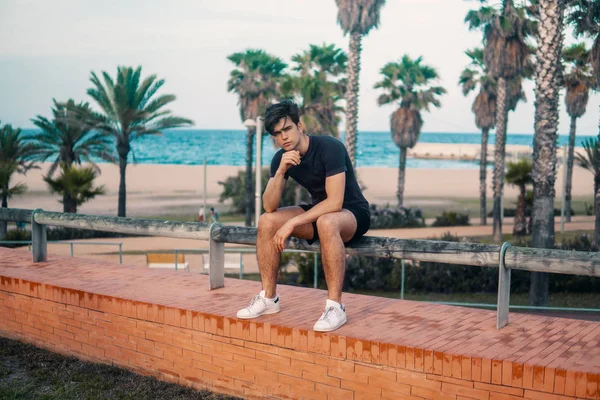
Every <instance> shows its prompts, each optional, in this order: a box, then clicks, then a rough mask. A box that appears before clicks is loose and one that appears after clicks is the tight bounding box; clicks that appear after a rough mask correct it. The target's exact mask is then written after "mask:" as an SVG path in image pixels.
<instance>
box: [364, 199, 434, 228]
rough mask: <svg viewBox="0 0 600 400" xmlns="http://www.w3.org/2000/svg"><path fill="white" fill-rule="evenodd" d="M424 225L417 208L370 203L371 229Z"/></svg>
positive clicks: (421, 215)
mask: <svg viewBox="0 0 600 400" xmlns="http://www.w3.org/2000/svg"><path fill="white" fill-rule="evenodd" d="M420 226H425V220H424V218H423V213H422V212H421V210H420V209H419V208H405V207H389V206H388V207H380V208H377V206H376V205H375V204H371V229H391V228H414V227H420Z"/></svg>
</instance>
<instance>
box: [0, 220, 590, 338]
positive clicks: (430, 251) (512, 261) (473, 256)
mask: <svg viewBox="0 0 600 400" xmlns="http://www.w3.org/2000/svg"><path fill="white" fill-rule="evenodd" d="M0 220H5V221H12V222H31V230H32V254H33V261H34V262H39V261H45V260H46V259H47V240H46V226H47V225H53V226H62V227H66V228H83V229H91V230H99V231H106V232H118V233H129V234H131V233H134V234H140V235H149V236H167V237H179V238H188V239H200V240H208V241H209V250H208V251H209V290H213V289H218V288H221V287H223V286H224V285H225V269H224V262H225V247H224V244H225V243H234V244H241V245H256V229H255V228H247V227H240V226H226V225H221V224H220V223H213V224H212V225H210V226H208V225H207V224H206V223H203V222H175V221H159V220H149V219H133V218H120V217H104V216H94V215H84V214H70V213H58V212H49V211H43V210H41V209H37V210H23V209H11V208H0ZM286 248H287V249H293V250H304V251H307V250H308V251H313V252H320V246H319V245H318V244H312V245H309V244H308V243H307V242H306V241H305V240H302V239H297V238H294V237H292V238H289V239H288V240H287V241H286ZM346 251H347V253H348V254H360V255H363V256H376V257H384V258H397V259H407V260H415V261H428V262H441V263H447V264H462V265H470V266H479V267H498V272H499V282H498V302H497V303H498V305H497V319H496V327H497V329H500V328H502V327H504V326H506V325H507V324H508V311H509V299H510V273H511V270H512V269H520V270H524V271H531V272H548V273H562V274H572V275H586V276H600V254H599V253H592V252H580V251H566V250H553V249H537V248H526V247H517V246H511V245H510V243H508V242H505V243H503V244H502V245H501V246H498V245H488V244H479V243H458V242H444V241H434V240H412V239H411V240H405V239H395V238H385V237H372V236H365V237H363V238H361V239H360V240H358V241H357V242H356V243H354V244H352V245H351V246H348V247H347V248H346Z"/></svg>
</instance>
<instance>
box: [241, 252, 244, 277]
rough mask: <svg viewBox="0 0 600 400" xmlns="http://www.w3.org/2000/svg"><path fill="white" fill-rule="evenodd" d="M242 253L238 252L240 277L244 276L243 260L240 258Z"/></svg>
mask: <svg viewBox="0 0 600 400" xmlns="http://www.w3.org/2000/svg"><path fill="white" fill-rule="evenodd" d="M242 254H243V253H241V252H240V279H243V278H244V264H243V263H244V261H243V260H242Z"/></svg>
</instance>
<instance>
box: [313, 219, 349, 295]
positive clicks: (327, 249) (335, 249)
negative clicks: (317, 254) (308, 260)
mask: <svg viewBox="0 0 600 400" xmlns="http://www.w3.org/2000/svg"><path fill="white" fill-rule="evenodd" d="M356 229H357V222H356V218H355V217H354V214H352V213H351V212H350V211H348V210H342V211H341V212H335V213H329V214H324V215H322V216H321V217H319V219H317V230H318V231H319V241H320V242H321V256H322V257H323V269H324V271H325V280H326V281H327V298H328V299H329V300H333V301H335V302H337V303H340V304H341V303H342V287H343V286H344V275H345V272H346V249H345V247H344V243H345V242H347V241H349V240H350V239H352V236H354V233H355V232H356Z"/></svg>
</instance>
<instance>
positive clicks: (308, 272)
mask: <svg viewBox="0 0 600 400" xmlns="http://www.w3.org/2000/svg"><path fill="white" fill-rule="evenodd" d="M317 263H318V264H317V266H318V271H317V273H318V276H317V281H318V285H319V287H320V288H322V289H325V288H327V284H326V282H325V272H324V270H323V264H322V259H321V255H320V254H319V255H318V261H317ZM288 264H294V265H296V266H297V268H298V275H297V276H296V279H295V281H294V282H289V284H295V285H300V286H307V287H313V285H314V281H315V279H314V274H315V272H314V271H315V267H314V265H315V255H314V253H296V252H294V253H283V254H282V255H281V265H282V266H284V267H285V266H286V265H288Z"/></svg>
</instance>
